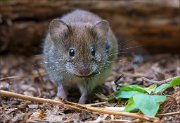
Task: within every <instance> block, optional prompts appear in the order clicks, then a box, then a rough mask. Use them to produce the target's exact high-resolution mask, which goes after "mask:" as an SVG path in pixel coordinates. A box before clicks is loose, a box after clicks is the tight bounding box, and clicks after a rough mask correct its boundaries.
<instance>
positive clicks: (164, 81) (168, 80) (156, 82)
mask: <svg viewBox="0 0 180 123" xmlns="http://www.w3.org/2000/svg"><path fill="white" fill-rule="evenodd" d="M176 78H180V76H175V77H172V78H169V79H166V80H161V81H156V80H150V79H147V78H145V77H143V78H142V79H143V80H144V81H147V82H151V83H155V84H164V83H167V82H170V81H171V80H173V79H176Z"/></svg>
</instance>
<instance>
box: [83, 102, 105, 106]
mask: <svg viewBox="0 0 180 123" xmlns="http://www.w3.org/2000/svg"><path fill="white" fill-rule="evenodd" d="M106 103H107V102H98V103H91V104H85V105H86V106H96V105H102V104H106Z"/></svg>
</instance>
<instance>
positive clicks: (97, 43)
mask: <svg viewBox="0 0 180 123" xmlns="http://www.w3.org/2000/svg"><path fill="white" fill-rule="evenodd" d="M107 42H108V44H109V45H110V49H108V51H107V49H105V45H106V43H107ZM70 48H73V49H75V56H74V57H70V56H69V50H70ZM92 48H93V49H95V56H93V55H92V53H91V50H92ZM116 56H117V41H116V38H115V36H114V34H113V33H112V31H111V29H110V27H109V24H108V22H107V21H104V20H102V19H101V18H99V17H98V16H96V15H94V14H92V13H90V12H87V11H83V10H76V11H73V12H71V13H69V14H67V15H65V16H63V17H62V18H61V19H55V20H53V21H52V22H51V23H50V26H49V33H48V34H47V37H46V40H45V45H44V62H45V68H46V70H47V72H48V74H49V76H50V78H51V80H52V81H55V82H56V83H57V84H58V96H59V97H61V98H67V97H66V90H67V87H72V86H77V87H78V88H79V89H80V91H81V98H80V100H79V103H85V101H86V96H87V94H89V93H90V92H91V91H92V90H93V89H94V88H95V87H96V86H97V85H100V84H102V83H103V82H104V80H105V78H106V77H107V76H108V73H109V72H110V70H111V66H112V62H113V60H114V59H115V58H116ZM78 66H80V67H78ZM80 70H81V71H85V72H86V73H87V74H84V73H83V72H81V73H80V72H79V71H80ZM87 70H88V72H87ZM97 71H98V72H99V74H96V75H93V73H96V72H97ZM82 73H83V75H81V74H82ZM91 74H92V75H91ZM81 76H82V77H81Z"/></svg>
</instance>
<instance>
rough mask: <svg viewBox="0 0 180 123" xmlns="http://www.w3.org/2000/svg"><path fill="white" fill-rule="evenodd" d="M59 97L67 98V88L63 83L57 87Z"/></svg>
mask: <svg viewBox="0 0 180 123" xmlns="http://www.w3.org/2000/svg"><path fill="white" fill-rule="evenodd" d="M57 97H59V98H62V99H67V94H66V91H65V89H64V88H63V86H62V85H60V84H59V85H58V89H57Z"/></svg>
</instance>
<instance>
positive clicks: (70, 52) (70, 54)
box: [69, 48, 75, 57]
mask: <svg viewBox="0 0 180 123" xmlns="http://www.w3.org/2000/svg"><path fill="white" fill-rule="evenodd" d="M74 55H75V49H73V48H70V49H69V56H71V57H73V56H74Z"/></svg>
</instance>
